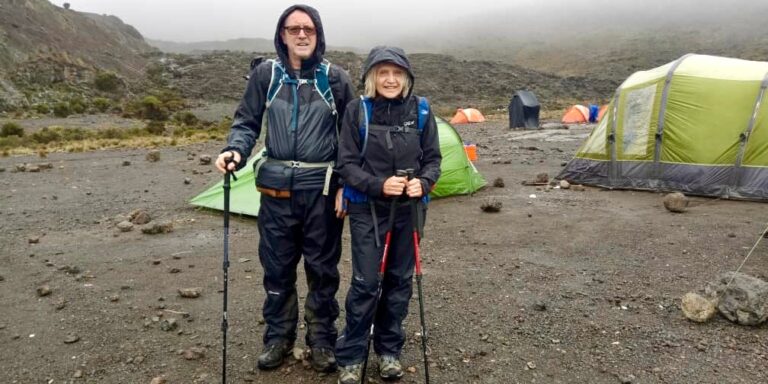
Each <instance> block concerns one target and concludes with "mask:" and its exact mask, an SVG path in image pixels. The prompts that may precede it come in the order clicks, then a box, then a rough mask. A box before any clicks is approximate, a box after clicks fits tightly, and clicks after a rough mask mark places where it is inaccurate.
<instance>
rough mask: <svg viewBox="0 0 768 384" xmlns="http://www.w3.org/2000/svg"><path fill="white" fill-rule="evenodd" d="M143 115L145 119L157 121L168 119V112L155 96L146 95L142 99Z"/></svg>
mask: <svg viewBox="0 0 768 384" xmlns="http://www.w3.org/2000/svg"><path fill="white" fill-rule="evenodd" d="M141 115H142V117H143V118H145V119H149V120H155V121H163V120H167V119H168V113H167V112H166V110H165V108H164V107H163V105H162V103H161V102H160V100H159V99H158V98H157V97H155V96H146V97H144V98H143V99H142V100H141Z"/></svg>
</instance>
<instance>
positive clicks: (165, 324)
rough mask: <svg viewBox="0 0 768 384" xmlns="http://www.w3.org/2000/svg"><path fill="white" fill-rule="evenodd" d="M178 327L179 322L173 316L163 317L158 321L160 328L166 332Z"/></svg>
mask: <svg viewBox="0 0 768 384" xmlns="http://www.w3.org/2000/svg"><path fill="white" fill-rule="evenodd" d="M178 327H179V323H178V322H177V321H176V319H174V318H170V319H165V320H163V321H162V322H161V323H160V329H161V330H163V331H166V332H170V331H173V330H176V328H178Z"/></svg>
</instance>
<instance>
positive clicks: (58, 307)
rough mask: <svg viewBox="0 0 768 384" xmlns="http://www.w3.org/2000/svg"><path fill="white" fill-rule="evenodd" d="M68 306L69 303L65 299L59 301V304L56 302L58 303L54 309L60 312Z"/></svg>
mask: <svg viewBox="0 0 768 384" xmlns="http://www.w3.org/2000/svg"><path fill="white" fill-rule="evenodd" d="M66 306H67V301H66V300H64V299H60V300H59V301H57V302H56V303H55V304H54V305H53V307H54V308H55V309H56V310H57V311H60V310H62V309H64V308H65V307H66Z"/></svg>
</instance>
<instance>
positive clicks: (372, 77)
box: [363, 62, 411, 98]
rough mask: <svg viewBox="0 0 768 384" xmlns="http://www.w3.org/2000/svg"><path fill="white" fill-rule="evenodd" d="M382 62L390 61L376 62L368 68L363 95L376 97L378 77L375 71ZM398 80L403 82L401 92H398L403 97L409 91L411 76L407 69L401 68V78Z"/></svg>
mask: <svg viewBox="0 0 768 384" xmlns="http://www.w3.org/2000/svg"><path fill="white" fill-rule="evenodd" d="M383 64H391V63H389V62H383V63H379V64H376V65H374V66H373V67H372V68H371V69H369V70H368V73H366V74H365V91H364V92H363V96H365V97H370V98H374V97H376V80H377V78H378V75H377V73H378V72H379V71H378V70H379V67H380V66H381V65H383ZM400 82H401V83H402V84H403V92H402V93H401V94H400V96H402V97H405V96H406V95H408V93H409V92H410V91H411V76H409V75H408V71H406V70H405V69H403V78H402V79H401V80H400Z"/></svg>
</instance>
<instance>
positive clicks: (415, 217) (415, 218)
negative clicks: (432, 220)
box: [406, 169, 429, 384]
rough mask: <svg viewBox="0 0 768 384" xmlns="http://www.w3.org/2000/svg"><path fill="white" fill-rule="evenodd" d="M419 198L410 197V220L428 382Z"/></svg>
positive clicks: (425, 376)
mask: <svg viewBox="0 0 768 384" xmlns="http://www.w3.org/2000/svg"><path fill="white" fill-rule="evenodd" d="M406 171H407V173H408V180H411V179H413V177H414V171H413V169H408V170H406ZM418 199H419V198H416V199H410V205H411V222H412V223H413V256H414V257H415V258H416V286H417V289H418V291H419V317H420V318H421V352H422V355H423V357H424V380H425V383H427V384H429V362H428V361H427V322H426V320H425V319H424V294H423V292H422V289H421V254H420V251H419V236H420V233H421V224H422V223H421V214H420V212H419V206H418V204H419V200H418Z"/></svg>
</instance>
